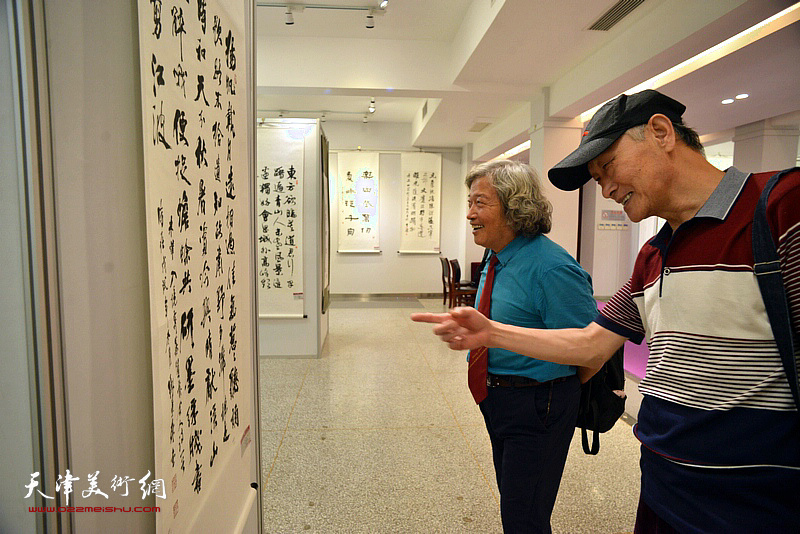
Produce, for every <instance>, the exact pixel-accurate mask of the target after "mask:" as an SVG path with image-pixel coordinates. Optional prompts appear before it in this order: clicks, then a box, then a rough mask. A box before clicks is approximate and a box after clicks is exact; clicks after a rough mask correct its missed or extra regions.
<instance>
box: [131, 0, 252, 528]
mask: <svg viewBox="0 0 800 534" xmlns="http://www.w3.org/2000/svg"><path fill="white" fill-rule="evenodd" d="M246 6H247V3H246V2H219V1H215V0H195V1H192V2H187V1H185V0H139V3H138V8H139V43H140V47H139V49H140V66H141V83H142V115H143V121H144V122H143V134H144V163H145V164H144V176H145V196H146V206H147V251H148V264H149V275H150V323H151V339H152V360H153V396H154V400H153V411H154V425H155V478H158V479H162V480H164V481H165V484H166V505H165V506H163V508H162V510H161V511H160V512H159V513H158V514H157V517H156V527H157V529H158V531H160V532H168V531H172V532H188V531H191V530H194V529H199V528H201V527H200V523H203V524H204V526H206V527H208V528H210V529H213V528H212V526H211V525H209V524H207V523H206V522H205V520H204V519H201V518H200V517H201V515H204V516H205V517H208V516H211V517H214V516H216V517H218V518H219V520H221V521H225V520H226V519H227V518H230V519H231V521H232V522H235V521H236V520H237V519H238V518H236V517H235V516H234V515H232V514H240V513H243V512H242V510H243V508H244V507H245V503H246V502H247V501H248V500H251V499H252V496H251V495H252V493H253V490H252V489H251V488H250V481H251V480H252V469H253V465H254V449H255V448H254V447H249V444H250V442H251V440H252V438H253V436H252V433H251V432H250V428H251V421H252V417H253V415H254V414H253V413H252V405H253V398H254V397H253V373H252V369H253V362H254V357H255V348H254V347H253V339H254V332H253V328H254V322H255V313H254V310H253V295H254V292H255V288H254V287H253V285H254V284H253V281H254V279H255V276H254V267H253V266H254V263H255V262H254V261H253V253H252V246H251V244H252V243H253V242H254V237H253V224H252V217H253V209H252V206H253V202H252V183H251V174H250V173H251V171H250V158H251V143H250V140H251V139H252V137H251V135H252V134H251V131H252V130H251V128H249V124H248V113H249V110H248V102H249V101H248V93H249V92H250V91H251V89H250V88H249V87H248V79H249V76H248V69H251V68H252V66H251V65H250V64H249V57H250V56H249V53H248V49H249V47H250V46H251V45H250V41H249V39H250V38H251V37H250V34H249V30H248V27H249V26H248V24H247V18H246V17H247V15H246V12H245V9H246ZM142 408H144V407H142ZM223 497H224V498H223ZM234 524H235V523H234Z"/></svg>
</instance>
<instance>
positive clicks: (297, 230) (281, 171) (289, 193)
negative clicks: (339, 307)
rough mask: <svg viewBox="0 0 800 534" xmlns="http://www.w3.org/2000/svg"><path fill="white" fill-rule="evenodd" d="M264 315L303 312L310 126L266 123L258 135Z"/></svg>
mask: <svg viewBox="0 0 800 534" xmlns="http://www.w3.org/2000/svg"><path fill="white" fill-rule="evenodd" d="M256 137H257V140H258V143H257V156H256V161H257V164H256V184H257V190H258V193H257V196H256V198H257V204H256V220H257V223H256V234H257V241H258V242H257V244H256V251H257V257H256V261H257V265H258V315H259V317H278V316H279V317H303V313H304V309H303V304H304V299H303V249H302V237H303V180H304V173H303V156H304V150H303V149H304V140H305V130H303V129H300V128H299V127H298V126H297V125H291V124H280V123H272V124H271V123H267V124H264V125H260V126H259V127H258V131H257V134H256Z"/></svg>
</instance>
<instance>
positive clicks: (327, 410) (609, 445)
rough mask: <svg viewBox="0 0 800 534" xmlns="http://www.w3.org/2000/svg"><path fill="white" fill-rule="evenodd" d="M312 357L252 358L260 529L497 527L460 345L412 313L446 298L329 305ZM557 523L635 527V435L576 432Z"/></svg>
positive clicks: (572, 529) (569, 529)
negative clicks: (589, 445)
mask: <svg viewBox="0 0 800 534" xmlns="http://www.w3.org/2000/svg"><path fill="white" fill-rule="evenodd" d="M334 304H336V305H335V306H332V307H331V309H330V310H329V312H328V313H330V333H329V335H328V341H327V344H326V346H325V350H324V353H323V355H322V357H321V358H320V359H314V360H299V359H261V361H260V380H261V384H260V387H261V411H262V414H261V428H262V439H261V441H262V462H263V477H262V483H263V488H264V501H263V512H264V531H265V532H270V533H273V532H286V533H290V532H321V533H332V532H342V533H359V532H364V533H367V532H369V533H373V532H426V533H428V532H483V533H489V532H502V527H501V524H500V512H499V500H498V495H497V487H496V484H495V482H494V469H493V467H492V461H491V450H490V445H489V440H488V437H487V435H486V431H485V428H484V425H483V420H482V417H481V415H480V411H479V410H478V408H477V406H475V404H474V402H473V401H472V397H471V396H470V394H469V391H468V389H467V387H466V376H465V373H466V363H465V359H464V358H465V355H464V353H462V352H453V351H450V350H449V349H447V347H446V346H444V345H443V344H442V343H440V342H439V341H438V340H437V339H436V338H435V336H433V335H432V334H431V333H430V327H429V325H421V324H416V323H412V322H411V320H410V319H409V314H410V313H411V312H413V311H420V310H421V309H422V307H424V308H427V309H429V310H432V311H441V310H442V309H443V308H442V306H441V300H416V299H410V300H407V301H406V302H405V303H403V301H402V300H400V301H397V300H393V301H391V302H388V301H387V302H386V303H385V305H382V306H377V305H376V302H374V301H371V302H355V301H353V302H337V303H334ZM575 436H576V437H575V439H573V443H572V450H571V452H570V456H569V458H568V460H567V466H566V469H565V473H564V478H563V480H562V483H561V490H560V493H559V497H558V500H557V502H556V507H555V510H554V512H553V519H552V525H553V531H554V532H560V533H581V532H586V533H602V532H607V533H615V532H631V531H632V530H633V522H634V516H635V509H636V502H637V499H638V494H639V475H638V458H639V452H638V445H637V442H636V440H635V439H634V437H633V436H632V434H631V430H630V427H629V426H628V425H627V424H625V423H624V422H619V423H617V425H616V426H615V427H614V428H613V429H612V430H611V431H610V432H609V433H607V434H604V435H603V436H602V440H601V441H602V446H601V450H600V454H599V455H598V456H597V457H590V456H586V455H584V454H583V452H582V450H581V448H580V434H578V433H576V435H575Z"/></svg>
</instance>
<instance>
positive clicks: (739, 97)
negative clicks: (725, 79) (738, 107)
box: [736, 93, 750, 100]
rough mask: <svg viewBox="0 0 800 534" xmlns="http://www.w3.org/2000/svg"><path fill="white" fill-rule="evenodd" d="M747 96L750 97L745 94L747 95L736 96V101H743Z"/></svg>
mask: <svg viewBox="0 0 800 534" xmlns="http://www.w3.org/2000/svg"><path fill="white" fill-rule="evenodd" d="M748 96H750V95H749V94H747V93H742V94H740V95H736V100H744V99H745V98H747V97H748Z"/></svg>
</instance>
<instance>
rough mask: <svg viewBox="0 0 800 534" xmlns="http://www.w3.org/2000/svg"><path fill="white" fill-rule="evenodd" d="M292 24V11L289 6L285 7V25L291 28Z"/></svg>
mask: <svg viewBox="0 0 800 534" xmlns="http://www.w3.org/2000/svg"><path fill="white" fill-rule="evenodd" d="M292 24H294V15H292V10H291V8H290V7H289V6H286V25H287V26H291V25H292Z"/></svg>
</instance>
